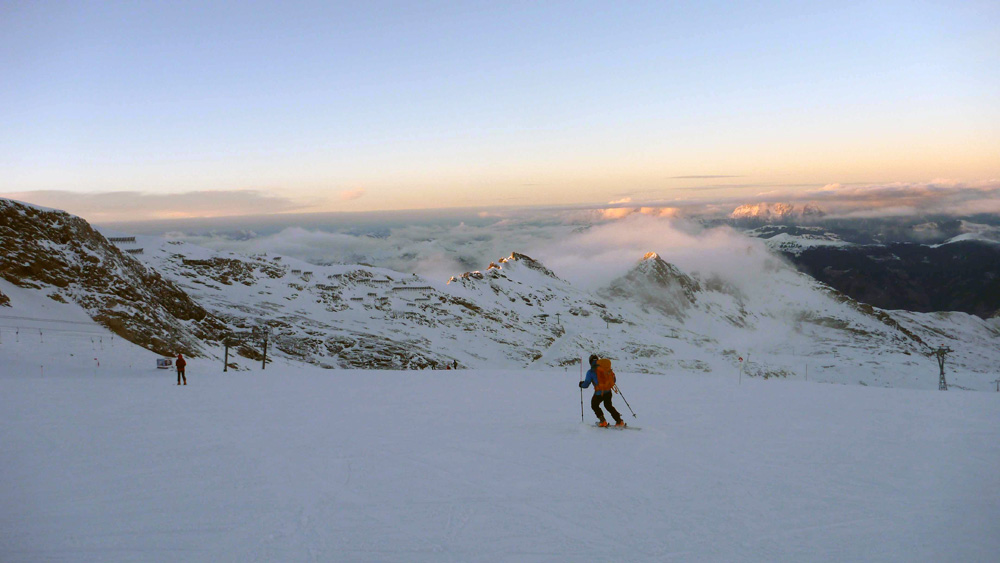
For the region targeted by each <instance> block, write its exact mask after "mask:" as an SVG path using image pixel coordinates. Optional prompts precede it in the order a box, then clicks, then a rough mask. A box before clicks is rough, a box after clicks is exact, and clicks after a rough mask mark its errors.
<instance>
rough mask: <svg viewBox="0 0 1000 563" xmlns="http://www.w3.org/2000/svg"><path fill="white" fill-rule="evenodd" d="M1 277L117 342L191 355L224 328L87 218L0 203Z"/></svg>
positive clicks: (169, 353) (12, 202) (214, 338)
mask: <svg viewBox="0 0 1000 563" xmlns="http://www.w3.org/2000/svg"><path fill="white" fill-rule="evenodd" d="M0 277H2V278H3V279H5V280H7V281H9V282H10V283H13V284H15V285H18V286H20V287H25V288H34V289H41V288H46V291H47V293H49V294H50V296H56V297H54V298H64V299H69V300H72V301H74V302H76V303H77V304H79V305H80V306H82V307H83V308H84V309H85V310H86V311H87V312H88V313H89V314H90V316H91V317H92V318H93V319H94V320H96V321H97V322H99V323H100V324H102V325H104V326H105V327H107V328H108V329H110V330H111V331H113V332H115V333H116V334H118V335H119V336H121V337H122V338H125V339H126V340H129V341H130V342H133V343H135V344H138V345H140V346H142V347H144V348H147V349H149V350H152V351H154V352H157V353H159V354H164V355H171V354H176V353H178V352H183V353H185V354H188V355H192V356H197V355H199V354H200V353H201V352H202V342H203V341H212V340H217V339H218V336H219V335H220V334H221V333H222V331H223V330H224V329H223V326H222V324H221V323H220V322H219V321H218V320H217V319H215V318H214V317H212V316H211V315H209V314H208V312H207V311H205V309H203V308H202V307H201V306H200V305H198V304H197V303H195V302H194V301H193V300H192V299H191V298H190V297H189V296H188V295H187V294H186V293H185V292H184V291H183V290H181V289H180V288H179V287H178V286H177V285H176V284H174V283H173V282H170V281H168V280H165V279H164V278H163V277H161V276H160V274H158V273H156V272H154V271H151V270H149V269H147V268H146V267H145V266H143V265H142V264H141V263H139V262H138V261H136V259H135V258H133V257H132V256H129V255H127V254H125V253H123V252H121V251H120V250H119V249H118V248H116V247H115V246H114V245H112V244H111V243H109V242H108V241H107V239H105V238H104V237H103V236H102V235H101V234H100V233H98V232H97V231H95V230H94V229H93V228H92V227H91V226H90V224H88V223H87V222H86V221H85V220H83V219H81V218H79V217H75V216H73V215H70V214H68V213H65V212H63V211H55V210H49V209H42V208H38V207H34V206H31V205H26V204H22V203H18V202H14V201H10V200H3V199H0Z"/></svg>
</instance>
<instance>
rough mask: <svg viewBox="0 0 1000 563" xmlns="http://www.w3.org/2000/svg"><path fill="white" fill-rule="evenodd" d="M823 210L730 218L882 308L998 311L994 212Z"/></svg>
mask: <svg viewBox="0 0 1000 563" xmlns="http://www.w3.org/2000/svg"><path fill="white" fill-rule="evenodd" d="M804 208H805V207H803V208H801V209H804ZM821 214H822V211H818V210H817V213H815V214H812V215H806V214H804V213H802V212H801V211H799V212H796V211H795V208H793V207H792V206H789V205H786V204H758V205H745V206H741V207H739V208H737V210H735V211H734V212H733V214H732V215H731V217H732V218H733V220H732V223H731V224H732V225H733V226H734V227H736V228H741V229H742V230H743V231H744V232H745V233H746V234H747V235H749V236H752V237H755V238H761V239H764V240H765V242H766V243H767V245H768V247H769V248H771V249H772V250H773V251H775V252H778V253H781V254H782V255H783V256H785V257H786V258H788V259H789V260H790V261H791V262H792V263H794V264H795V265H796V267H797V268H798V269H799V270H800V271H802V272H804V273H807V274H809V275H810V276H812V277H814V278H816V279H817V280H819V281H821V282H823V283H826V284H829V285H830V286H831V287H833V288H835V289H837V290H838V291H841V292H843V293H844V294H845V295H848V296H850V297H851V298H853V299H856V300H857V301H860V302H863V303H868V304H871V305H874V306H876V307H879V308H883V309H905V310H908V311H919V312H934V311H962V312H965V313H970V314H973V315H977V316H979V317H982V318H990V317H994V316H997V315H998V314H1000V224H998V223H1000V220H998V219H997V218H996V217H991V216H980V217H975V218H954V217H931V218H928V217H899V218H889V219H885V218H883V219H878V220H876V219H867V218H866V219H828V218H825V217H824V216H823V215H821ZM762 218H763V219H766V220H762ZM748 221H749V222H748Z"/></svg>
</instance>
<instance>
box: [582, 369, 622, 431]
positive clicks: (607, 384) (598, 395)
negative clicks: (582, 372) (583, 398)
mask: <svg viewBox="0 0 1000 563" xmlns="http://www.w3.org/2000/svg"><path fill="white" fill-rule="evenodd" d="M591 384H593V385H594V397H593V398H592V399H591V400H590V408H592V409H594V414H596V415H597V418H598V419H599V420H600V422H598V423H597V425H598V426H602V427H606V426H608V421H607V420H605V418H604V412H603V411H601V403H604V408H606V409H608V412H609V413H611V416H612V417H613V418H614V419H615V426H616V427H621V428H624V427H625V421H624V420H622V415H620V414H618V411H616V410H615V407H614V406H612V404H611V391H612V389H614V387H615V372H614V371H613V370H612V369H611V360H607V359H601V358H598V357H597V355H596V354H591V355H590V369H589V370H588V371H587V377H586V378H584V380H583V381H581V382H580V388H581V389H586V388H587V387H590V385H591Z"/></svg>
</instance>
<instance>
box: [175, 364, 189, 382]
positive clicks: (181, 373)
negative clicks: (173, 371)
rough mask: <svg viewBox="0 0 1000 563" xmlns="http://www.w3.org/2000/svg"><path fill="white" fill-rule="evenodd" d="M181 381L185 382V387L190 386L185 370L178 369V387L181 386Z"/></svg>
mask: <svg viewBox="0 0 1000 563" xmlns="http://www.w3.org/2000/svg"><path fill="white" fill-rule="evenodd" d="M181 379H183V380H184V385H187V384H188V379H187V376H185V375H184V368H177V385H180V384H181Z"/></svg>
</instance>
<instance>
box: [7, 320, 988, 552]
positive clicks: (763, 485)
mask: <svg viewBox="0 0 1000 563" xmlns="http://www.w3.org/2000/svg"><path fill="white" fill-rule="evenodd" d="M48 336H49V340H48V341H47V342H48V344H46V345H59V346H61V347H62V348H63V349H64V351H65V349H66V348H67V347H68V348H70V349H72V348H73V346H76V347H77V349H78V350H79V351H80V354H81V355H86V356H87V361H86V362H82V361H81V362H70V361H55V360H50V359H49V358H50V357H49V356H47V354H46V348H45V347H44V345H43V344H41V343H40V342H38V343H36V342H32V341H29V340H30V339H26V338H24V335H23V334H22V335H20V336H19V337H18V340H17V341H12V340H11V339H10V338H9V337H8V334H7V333H4V335H3V340H2V343H0V360H2V361H3V363H2V364H0V366H2V370H0V384H2V385H3V393H2V394H0V409H2V412H3V413H4V416H3V418H2V422H0V443H2V444H3V454H2V456H3V463H2V464H0V481H2V482H3V483H4V486H3V487H2V489H0V508H2V509H0V560H3V561H48V560H71V561H120V560H143V561H192V560H198V561H303V560H320V561H518V562H521V561H609V560H618V561H831V560H833V561H861V560H864V561H987V560H994V558H995V556H996V554H997V553H1000V534H997V522H998V521H1000V474H998V472H997V470H996V468H997V467H1000V425H998V424H997V420H998V419H1000V394H996V393H984V392H979V393H974V392H963V391H949V392H938V391H926V390H924V391H919V390H905V389H881V388H872V387H863V386H845V385H831V384H820V383H811V382H802V381H782V380H778V381H775V380H768V381H764V380H760V379H755V380H747V379H744V380H743V381H742V383H740V381H739V378H738V374H737V373H735V372H734V373H732V374H731V377H730V376H729V375H725V376H723V375H717V374H713V375H704V376H697V375H691V374H684V375H677V374H671V373H660V374H654V373H650V374H631V373H620V374H619V378H618V379H619V383H620V387H621V390H622V391H623V392H624V393H625V398H626V399H628V401H629V403H630V404H631V407H632V409H634V410H635V412H636V413H637V414H638V418H633V417H632V415H631V414H630V413H629V409H628V408H627V407H626V405H625V403H624V401H623V400H622V397H621V396H616V397H615V401H614V402H615V405H616V407H617V408H618V409H619V410H620V411H621V412H622V413H623V414H624V415H625V417H626V419H627V420H628V421H629V422H630V423H633V424H635V425H637V426H641V427H642V430H641V431H638V432H633V431H624V432H623V431H616V430H604V429H598V428H594V427H592V426H591V424H592V422H593V420H594V418H595V417H594V415H593V414H592V412H590V409H589V404H588V405H587V406H586V407H585V409H586V411H585V412H584V413H583V419H584V422H581V404H580V400H581V396H580V392H579V389H578V388H577V381H578V380H579V378H580V373H579V370H578V369H576V368H570V369H569V370H562V369H560V370H554V371H517V370H506V371H501V370H498V371H490V370H485V369H480V370H455V371H397V372H393V371H353V370H322V369H319V368H313V367H304V366H300V365H293V364H280V363H279V364H274V365H270V366H268V367H267V370H266V371H260V366H259V365H252V364H250V363H249V362H248V361H244V360H240V361H241V362H244V363H245V364H246V365H244V366H243V370H241V371H235V372H234V371H230V372H228V373H222V372H221V365H217V363H216V362H211V363H210V362H209V361H208V360H193V361H191V362H190V363H189V365H188V385H187V386H177V385H176V382H175V376H174V374H173V372H170V371H165V370H157V369H156V368H155V367H154V365H155V362H154V356H153V355H152V354H149V353H147V352H145V351H136V349H135V348H134V347H131V348H129V347H128V346H127V345H125V344H123V343H121V342H118V343H117V344H116V347H117V352H116V353H114V354H109V355H108V356H106V357H108V358H109V359H108V360H106V361H102V362H101V365H100V366H99V367H98V366H96V363H97V362H96V361H94V360H91V359H90V358H92V356H90V353H91V352H96V351H98V350H97V348H96V344H94V343H93V342H92V341H90V340H87V339H86V338H85V337H80V336H71V334H70V333H68V332H67V333H65V335H64V340H63V341H62V342H59V341H58V338H57V333H52V334H50V335H48ZM39 340H40V339H39ZM74 342H75V343H76V344H74ZM105 345H106V346H107V345H109V343H108V342H107V341H105ZM46 361H48V362H49V363H48V365H46V366H45V368H44V371H42V370H39V367H40V366H41V364H42V363H44V362H46ZM53 362H55V363H53ZM589 396H590V391H589V390H587V391H585V392H584V395H583V398H584V399H589ZM587 402H588V403H589V400H588V401H587Z"/></svg>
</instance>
